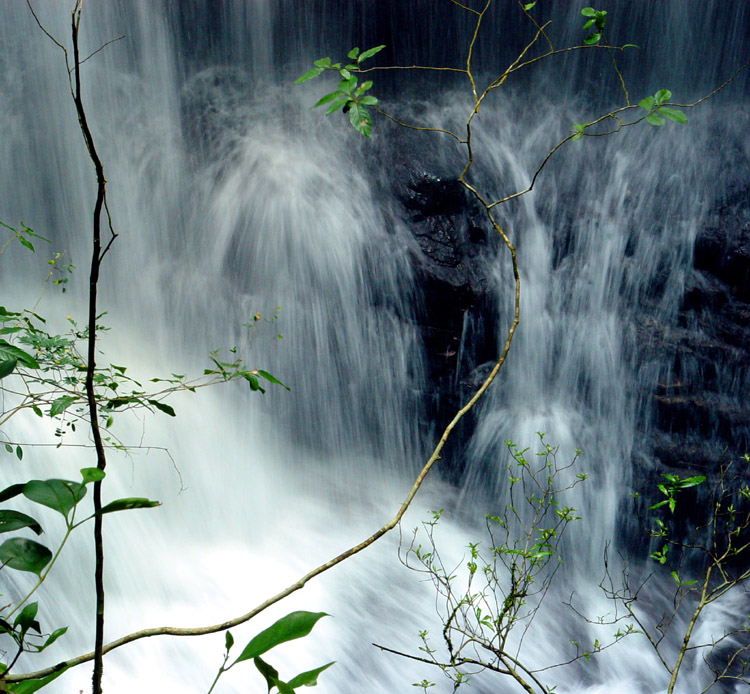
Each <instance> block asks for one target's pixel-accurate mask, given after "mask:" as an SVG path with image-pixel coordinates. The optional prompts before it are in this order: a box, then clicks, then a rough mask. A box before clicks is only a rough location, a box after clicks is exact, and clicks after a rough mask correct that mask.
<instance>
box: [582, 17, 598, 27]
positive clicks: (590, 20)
mask: <svg viewBox="0 0 750 694" xmlns="http://www.w3.org/2000/svg"><path fill="white" fill-rule="evenodd" d="M595 23H596V20H595V19H589V21H588V22H586V23H585V24H584V25H583V28H584V29H588V28H589V27H590V26H593V25H594V24H595Z"/></svg>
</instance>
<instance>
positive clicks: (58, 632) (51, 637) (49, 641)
mask: <svg viewBox="0 0 750 694" xmlns="http://www.w3.org/2000/svg"><path fill="white" fill-rule="evenodd" d="M67 630H68V627H60V628H59V629H55V630H54V631H53V632H52V633H51V634H50V635H49V636H48V637H47V640H46V641H45V642H44V645H43V646H42V647H41V648H40V649H39V650H41V651H43V650H44V649H45V648H47V647H48V646H51V645H52V644H53V643H54V642H55V641H57V639H59V638H60V637H61V636H62V635H63V634H64V633H65V632H66V631H67Z"/></svg>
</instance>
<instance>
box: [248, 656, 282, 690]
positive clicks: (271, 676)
mask: <svg viewBox="0 0 750 694" xmlns="http://www.w3.org/2000/svg"><path fill="white" fill-rule="evenodd" d="M253 662H254V663H255V667H256V668H258V672H260V674H261V675H263V679H265V680H266V685H267V686H268V691H269V692H270V691H271V687H273V686H274V685H275V681H276V680H278V678H279V673H278V671H277V670H276V668H274V667H273V666H272V665H269V664H268V663H267V662H266V661H265V660H263V659H262V658H261V657H257V658H253Z"/></svg>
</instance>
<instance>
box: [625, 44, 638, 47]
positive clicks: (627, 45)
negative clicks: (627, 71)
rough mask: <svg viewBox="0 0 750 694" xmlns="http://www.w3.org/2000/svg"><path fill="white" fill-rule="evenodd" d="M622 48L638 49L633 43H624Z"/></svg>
mask: <svg viewBox="0 0 750 694" xmlns="http://www.w3.org/2000/svg"><path fill="white" fill-rule="evenodd" d="M623 48H638V46H636V45H635V44H634V43H626V44H625V45H624V46H623Z"/></svg>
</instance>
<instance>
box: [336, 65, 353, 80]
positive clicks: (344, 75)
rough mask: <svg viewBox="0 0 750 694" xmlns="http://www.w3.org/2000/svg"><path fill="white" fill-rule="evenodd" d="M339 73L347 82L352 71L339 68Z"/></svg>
mask: <svg viewBox="0 0 750 694" xmlns="http://www.w3.org/2000/svg"><path fill="white" fill-rule="evenodd" d="M339 75H341V78H342V79H345V80H346V81H347V82H349V80H351V78H352V73H351V72H349V70H347V69H346V68H341V70H339Z"/></svg>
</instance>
